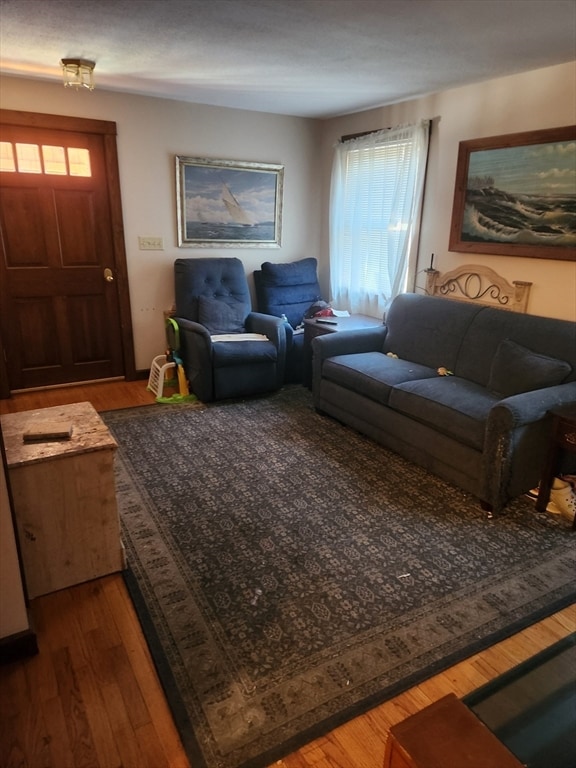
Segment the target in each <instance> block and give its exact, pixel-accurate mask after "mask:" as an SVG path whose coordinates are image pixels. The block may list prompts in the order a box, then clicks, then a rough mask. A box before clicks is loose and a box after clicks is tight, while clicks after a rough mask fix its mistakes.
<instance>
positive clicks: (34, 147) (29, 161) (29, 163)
mask: <svg viewBox="0 0 576 768" xmlns="http://www.w3.org/2000/svg"><path fill="white" fill-rule="evenodd" d="M16 158H17V160H18V170H19V171H20V173H42V164H41V162H40V147H39V146H38V144H16Z"/></svg>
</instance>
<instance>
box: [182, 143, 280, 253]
mask: <svg viewBox="0 0 576 768" xmlns="http://www.w3.org/2000/svg"><path fill="white" fill-rule="evenodd" d="M283 185H284V166H282V165H275V164H271V163H252V162H241V161H236V160H211V159H205V158H198V157H185V156H183V155H177V156H176V199H177V207H178V246H179V247H180V248H215V247H217V248H279V247H280V245H281V237H282V195H283Z"/></svg>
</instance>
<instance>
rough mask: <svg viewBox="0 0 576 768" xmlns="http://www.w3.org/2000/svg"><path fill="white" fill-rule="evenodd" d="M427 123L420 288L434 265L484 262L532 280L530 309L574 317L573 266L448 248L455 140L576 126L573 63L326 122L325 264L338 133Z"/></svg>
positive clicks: (447, 266)
mask: <svg viewBox="0 0 576 768" xmlns="http://www.w3.org/2000/svg"><path fill="white" fill-rule="evenodd" d="M422 118H430V119H433V125H432V134H431V144H430V155H429V163H428V174H427V182H426V196H425V202H424V212H423V221H422V231H421V239H420V249H419V267H418V269H419V270H420V274H419V276H418V280H417V285H418V286H423V285H424V275H423V274H422V270H424V269H426V267H428V266H429V265H430V256H431V254H432V253H434V254H435V259H434V266H435V267H436V268H437V269H439V270H440V272H446V271H448V270H450V269H453V268H454V267H457V266H460V265H463V264H485V265H486V266H490V267H492V268H493V269H495V270H496V272H498V273H499V274H501V275H503V276H504V277H505V278H507V279H508V280H509V281H512V280H527V281H531V282H532V283H533V286H532V291H531V295H530V303H529V305H528V312H530V314H535V315H546V316H549V317H558V318H564V319H567V320H576V262H568V261H559V260H551V259H533V258H519V257H509V256H486V255H475V254H468V253H452V252H450V251H448V236H449V231H450V220H451V215H452V202H453V196H454V180H455V176H456V161H457V157H458V143H459V142H460V141H466V140H468V139H477V138H483V137H486V136H499V135H501V134H507V133H519V132H522V131H532V130H537V129H545V128H557V127H561V126H566V125H574V124H576V63H575V62H572V63H569V64H564V65H561V66H556V67H549V68H546V69H540V70H536V71H533V72H528V73H524V74H520V75H514V76H512V77H504V78H498V79H496V80H490V81H487V82H484V83H479V84H477V85H470V86H466V87H464V88H457V89H453V90H449V91H443V92H441V93H435V94H432V95H430V96H426V97H423V98H420V99H414V100H412V101H406V102H403V103H399V104H394V105H391V106H388V107H382V108H381V109H375V110H370V111H368V112H362V113H357V114H353V115H347V116H345V117H341V118H335V119H333V120H329V121H326V122H325V123H324V124H323V133H322V162H323V179H324V186H323V191H322V199H323V228H322V241H321V243H322V246H321V259H323V263H325V259H326V254H327V252H328V235H327V229H326V221H327V201H328V195H329V186H330V166H331V160H332V151H333V150H332V147H333V145H334V143H335V142H336V141H337V140H338V139H339V137H340V136H342V135H346V134H350V133H356V132H361V131H366V130H374V129H377V128H383V127H387V126H394V125H400V124H402V123H410V122H415V121H416V120H419V119H422Z"/></svg>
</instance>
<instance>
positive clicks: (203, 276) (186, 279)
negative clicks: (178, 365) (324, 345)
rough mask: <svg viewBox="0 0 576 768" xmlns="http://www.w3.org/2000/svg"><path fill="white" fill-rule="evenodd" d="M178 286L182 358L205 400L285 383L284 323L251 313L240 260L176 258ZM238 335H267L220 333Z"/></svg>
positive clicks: (194, 388) (194, 386)
mask: <svg viewBox="0 0 576 768" xmlns="http://www.w3.org/2000/svg"><path fill="white" fill-rule="evenodd" d="M174 289H175V299H176V308H175V313H174V319H175V321H176V322H177V323H178V329H179V336H180V357H181V358H182V362H183V365H184V371H185V373H186V378H187V379H188V383H189V386H190V389H191V391H192V392H193V393H194V394H195V395H196V396H197V397H198V398H199V399H200V400H201V401H202V402H210V401H212V400H222V399H226V398H231V397H244V396H249V395H258V394H262V393H264V392H270V391H273V390H275V389H279V388H280V387H281V386H282V384H283V381H284V366H285V356H286V331H285V328H284V323H283V322H282V321H281V320H280V319H279V318H277V317H272V316H270V315H265V314H260V313H257V312H252V304H251V299H250V292H249V289H248V282H247V280H246V274H245V272H244V266H243V264H242V262H241V261H240V259H236V258H200V259H194V258H190V259H176V261H175V262H174ZM238 334H243V335H245V334H259V335H261V336H265V337H266V338H265V339H258V340H244V339H241V337H238V339H235V340H227V339H224V340H222V339H221V338H220V339H218V338H217V337H218V336H220V337H222V336H223V335H225V336H227V337H228V338H230V336H229V335H231V338H233V337H234V336H238ZM239 339H241V340H239Z"/></svg>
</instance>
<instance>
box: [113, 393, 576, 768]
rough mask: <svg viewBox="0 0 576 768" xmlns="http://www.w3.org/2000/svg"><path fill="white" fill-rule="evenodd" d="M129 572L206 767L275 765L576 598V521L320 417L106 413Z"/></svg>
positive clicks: (268, 409) (286, 401)
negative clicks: (442, 474) (493, 512)
mask: <svg viewBox="0 0 576 768" xmlns="http://www.w3.org/2000/svg"><path fill="white" fill-rule="evenodd" d="M102 416H103V418H104V420H105V421H106V423H107V424H108V425H109V427H110V429H111V430H112V433H113V434H114V436H115V438H116V439H117V441H118V443H119V451H118V461H117V482H118V499H119V506H120V513H121V519H122V526H123V536H124V542H125V545H126V548H127V555H128V563H129V570H128V572H127V574H126V579H127V582H128V585H129V588H130V590H131V594H132V597H133V599H134V601H135V604H136V606H137V609H138V611H139V615H140V618H141V621H142V625H143V627H144V630H145V633H146V637H147V640H148V642H149V645H150V648H151V650H152V653H153V656H154V659H155V662H156V664H157V667H158V670H159V673H160V676H161V679H162V681H163V685H164V687H165V690H166V692H167V696H168V699H169V701H170V704H171V707H172V710H173V713H174V718H175V722H176V724H177V726H178V728H179V730H180V733H181V736H182V739H183V742H184V745H185V748H186V750H187V752H188V754H189V757H190V760H191V763H192V765H193V766H194V768H199V767H200V766H206V767H207V768H240V767H241V768H249V767H250V768H262V767H263V766H267V765H270V764H271V763H272V762H273V761H274V760H276V759H279V758H280V757H282V756H283V755H285V754H287V753H289V752H291V751H293V750H295V749H297V748H298V747H299V746H302V745H303V744H305V743H306V742H308V741H310V740H312V739H313V738H316V737H318V736H319V735H321V734H323V733H326V732H328V731H329V730H331V729H333V728H334V727H335V726H336V725H338V724H340V723H342V722H345V721H346V720H348V719H350V718H352V717H354V716H357V715H358V714H360V713H362V712H364V711H366V710H367V709H368V708H371V707H373V706H375V705H376V704H378V703H379V702H381V701H383V700H385V699H387V698H390V697H392V696H394V695H396V694H397V693H399V692H400V691H402V690H405V689H406V688H408V687H410V686H411V685H414V684H416V683H417V682H419V681H421V680H423V679H425V678H426V677H429V676H430V675H431V674H433V673H436V672H438V671H439V670H441V669H443V668H446V667H447V666H450V665H452V664H453V663H455V662H457V661H459V660H461V659H463V658H465V657H466V656H468V655H470V654H472V653H475V652H477V651H478V650H480V649H481V648H482V647H485V646H487V645H489V644H491V643H493V642H495V641H496V640H499V639H502V638H503V637H505V636H507V635H510V634H512V633H513V632H515V631H518V630H519V629H520V628H522V627H523V626H526V625H528V624H530V623H533V622H534V621H536V620H538V619H540V618H542V617H544V616H546V615H548V614H550V613H553V612H554V611H556V610H558V609H560V608H561V607H563V606H565V605H567V604H569V603H570V602H573V601H574V599H575V585H574V578H573V575H574V568H575V555H574V551H575V548H574V534H573V533H571V531H570V529H569V527H568V526H567V524H566V523H563V522H562V521H561V520H558V519H556V518H554V517H552V516H550V515H539V514H538V513H536V512H535V509H534V504H533V502H530V501H529V500H528V499H525V498H521V499H518V500H516V501H515V502H514V503H512V504H511V505H510V506H509V508H508V514H507V515H506V516H505V517H500V518H497V519H494V520H492V521H488V520H487V519H486V517H485V515H484V513H483V512H482V511H481V509H480V506H479V504H478V503H477V502H476V500H474V499H473V498H471V497H470V496H468V495H466V494H464V493H463V492H461V491H459V490H458V489H456V488H454V487H452V486H450V485H448V484H446V483H444V482H442V481H441V480H438V479H437V478H435V477H433V476H432V475H430V474H427V473H426V472H424V471H423V470H421V469H419V468H418V467H416V466H414V465H412V464H410V463H408V462H406V461H404V460H403V459H401V458H399V457H398V456H396V455H395V454H393V453H391V452H389V451H386V450H384V449H383V448H381V447H379V446H378V445H376V444H375V443H373V442H371V441H370V440H369V439H367V438H364V437H362V436H361V435H358V434H357V433H355V432H353V431H351V430H350V429H348V428H346V427H344V426H342V425H340V424H339V423H337V422H335V421H333V420H330V419H328V418H326V417H323V416H320V415H318V414H316V412H315V411H314V409H313V407H312V402H311V396H310V393H309V392H308V391H307V390H305V389H304V388H303V387H293V388H286V389H285V390H282V391H281V392H279V393H277V394H274V395H271V396H269V397H264V398H260V399H257V400H246V401H242V402H233V403H225V404H224V403H222V404H214V405H211V406H208V407H204V406H201V407H193V406H190V407H189V406H186V405H181V406H163V405H155V406H149V407H146V408H134V409H130V410H126V411H110V412H107V413H104V414H102Z"/></svg>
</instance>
